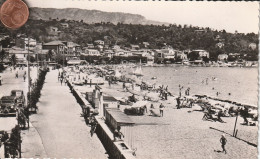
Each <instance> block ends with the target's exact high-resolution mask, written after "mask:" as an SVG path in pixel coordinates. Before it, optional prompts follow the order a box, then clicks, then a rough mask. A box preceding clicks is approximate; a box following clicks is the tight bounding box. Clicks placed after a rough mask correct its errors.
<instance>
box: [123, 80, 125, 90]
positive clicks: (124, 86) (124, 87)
mask: <svg viewBox="0 0 260 159" xmlns="http://www.w3.org/2000/svg"><path fill="white" fill-rule="evenodd" d="M123 90H125V82H123Z"/></svg>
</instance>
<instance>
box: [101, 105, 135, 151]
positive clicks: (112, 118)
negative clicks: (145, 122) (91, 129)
mask: <svg viewBox="0 0 260 159" xmlns="http://www.w3.org/2000/svg"><path fill="white" fill-rule="evenodd" d="M104 113H105V120H106V121H105V122H106V124H107V125H108V127H109V128H110V129H111V130H112V132H113V131H114V130H115V129H120V132H122V134H123V135H124V141H125V143H126V144H127V145H128V146H130V147H131V148H133V147H134V135H135V134H134V132H133V126H134V124H135V123H134V122H133V121H132V120H131V119H130V118H129V117H128V116H127V115H126V114H124V113H123V112H122V111H121V110H120V109H117V108H105V111H104Z"/></svg>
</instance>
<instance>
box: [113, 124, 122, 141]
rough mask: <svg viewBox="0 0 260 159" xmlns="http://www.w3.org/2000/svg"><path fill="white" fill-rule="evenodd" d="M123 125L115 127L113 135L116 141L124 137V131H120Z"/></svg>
mask: <svg viewBox="0 0 260 159" xmlns="http://www.w3.org/2000/svg"><path fill="white" fill-rule="evenodd" d="M120 129H121V127H120V126H118V127H117V129H115V131H114V133H113V137H114V141H116V138H119V139H120V140H121V139H122V137H124V135H123V133H122V132H121V131H120Z"/></svg>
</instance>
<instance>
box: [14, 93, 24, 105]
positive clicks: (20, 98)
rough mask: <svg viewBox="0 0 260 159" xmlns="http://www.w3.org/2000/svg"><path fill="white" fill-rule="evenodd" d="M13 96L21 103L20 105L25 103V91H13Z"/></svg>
mask: <svg viewBox="0 0 260 159" xmlns="http://www.w3.org/2000/svg"><path fill="white" fill-rule="evenodd" d="M11 96H12V97H15V98H16V100H17V103H19V104H24V103H25V97H24V93H23V90H12V91H11Z"/></svg>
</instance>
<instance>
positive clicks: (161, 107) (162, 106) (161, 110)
mask: <svg viewBox="0 0 260 159" xmlns="http://www.w3.org/2000/svg"><path fill="white" fill-rule="evenodd" d="M164 107H165V106H164V105H163V104H162V103H161V105H160V106H159V108H160V116H161V117H163V109H164Z"/></svg>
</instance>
